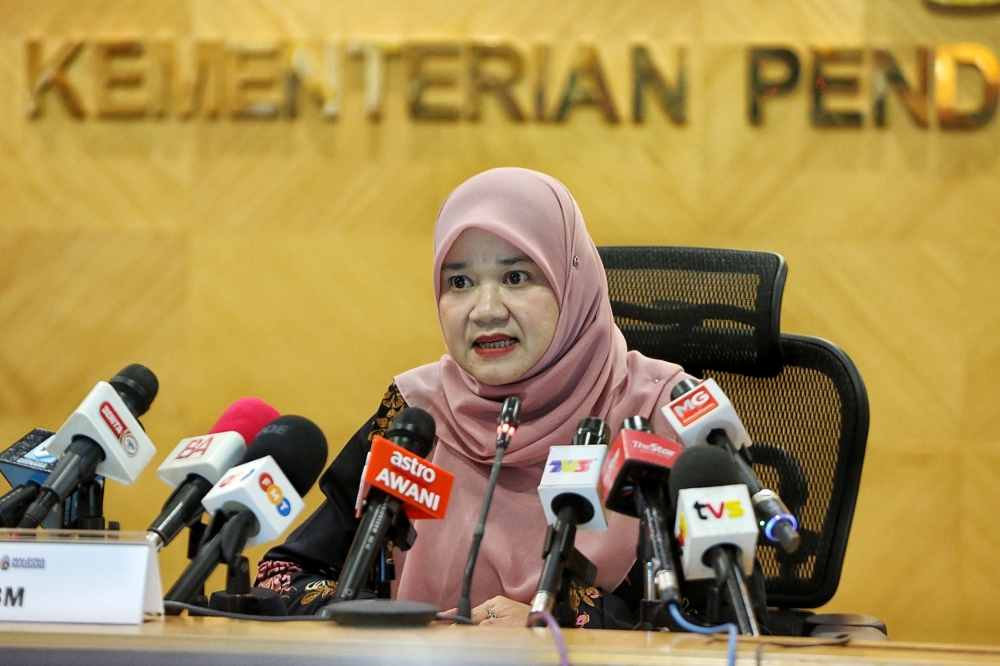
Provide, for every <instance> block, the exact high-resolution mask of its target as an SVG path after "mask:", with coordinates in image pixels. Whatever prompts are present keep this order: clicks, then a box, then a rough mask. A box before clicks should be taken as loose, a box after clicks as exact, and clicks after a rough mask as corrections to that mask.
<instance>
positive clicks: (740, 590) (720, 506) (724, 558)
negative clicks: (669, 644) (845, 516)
mask: <svg viewBox="0 0 1000 666" xmlns="http://www.w3.org/2000/svg"><path fill="white" fill-rule="evenodd" d="M670 499H671V506H672V508H673V510H674V514H675V516H676V517H675V519H674V536H675V538H676V539H677V542H678V544H679V545H680V552H681V566H682V567H683V571H684V579H685V581H692V580H702V579H712V578H714V579H715V584H716V589H715V591H714V592H715V593H716V594H712V595H710V596H709V600H710V601H709V605H710V607H709V609H708V613H707V616H708V618H709V621H710V622H711V623H714V624H717V623H718V621H719V620H720V607H719V605H718V604H717V603H715V601H714V600H717V599H718V594H724V595H725V596H726V597H727V598H728V600H729V603H730V605H731V607H732V609H733V612H734V614H735V616H736V620H737V626H738V627H739V630H740V633H743V634H752V635H754V636H759V635H760V628H759V626H758V624H757V618H756V615H755V614H754V610H753V604H752V602H751V599H750V594H749V591H748V590H747V585H746V577H747V576H749V575H751V574H752V573H753V567H754V555H755V550H756V546H757V534H758V526H757V524H756V520H755V519H754V517H753V515H752V514H751V512H750V510H749V509H750V506H751V499H750V493H749V491H748V490H747V487H746V485H745V484H744V483H743V482H742V480H741V474H740V472H739V471H738V469H737V467H736V464H735V462H734V461H733V459H732V456H730V454H729V453H728V452H727V451H726V450H724V449H722V448H718V447H714V446H692V447H691V448H689V449H687V450H685V451H684V453H682V454H681V455H680V456H679V457H678V459H677V462H676V463H675V464H674V467H673V471H672V472H671V475H670Z"/></svg>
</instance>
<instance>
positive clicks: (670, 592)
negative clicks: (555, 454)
mask: <svg viewBox="0 0 1000 666" xmlns="http://www.w3.org/2000/svg"><path fill="white" fill-rule="evenodd" d="M683 450H684V447H683V446H681V445H680V444H678V443H677V442H674V441H672V440H669V439H667V438H666V437H660V436H659V435H656V434H654V433H653V429H652V426H650V424H649V421H647V420H646V419H644V418H643V417H641V416H633V417H631V418H628V419H625V422H624V423H623V424H622V429H621V431H620V432H619V433H618V436H617V437H616V438H615V441H614V443H613V444H612V445H611V449H610V450H609V451H608V456H607V460H606V461H605V463H604V468H603V469H602V470H601V485H602V486H603V488H604V506H606V507H608V509H610V510H612V511H616V512H618V513H623V514H625V515H626V516H633V517H639V518H640V519H641V521H640V522H641V524H642V526H643V528H644V529H645V530H646V536H645V538H646V541H645V542H644V543H643V545H645V546H647V547H648V550H649V552H651V553H652V556H653V557H652V560H651V561H650V562H651V564H652V568H653V569H654V570H655V574H654V575H653V579H654V588H655V592H656V594H657V596H658V597H659V599H660V600H661V601H664V602H679V601H680V599H681V593H680V587H679V584H678V582H677V565H676V564H674V555H673V552H672V551H671V550H670V537H669V534H668V532H667V520H668V516H669V515H670V514H669V508H668V505H667V499H666V496H665V494H664V487H665V486H666V483H667V479H668V478H669V477H670V469H671V467H673V465H674V461H675V460H676V459H677V458H678V457H679V455H680V453H681V452H682V451H683ZM650 601H652V599H650Z"/></svg>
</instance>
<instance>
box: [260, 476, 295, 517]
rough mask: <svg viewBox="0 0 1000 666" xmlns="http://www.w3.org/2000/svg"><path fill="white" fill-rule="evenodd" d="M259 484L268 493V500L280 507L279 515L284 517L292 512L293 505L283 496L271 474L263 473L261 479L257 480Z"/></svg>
mask: <svg viewBox="0 0 1000 666" xmlns="http://www.w3.org/2000/svg"><path fill="white" fill-rule="evenodd" d="M257 483H259V484H260V489H261V490H263V491H264V492H265V493H267V498H268V499H269V500H271V504H273V505H275V506H276V507H278V513H280V514H281V515H282V516H287V515H288V514H290V513H291V512H292V503H291V502H289V501H288V498H287V497H285V496H284V494H282V492H281V488H280V487H279V486H278V484H277V483H275V482H274V479H273V478H272V477H271V475H270V474H268V473H267V472H263V473H262V474H261V475H260V478H258V479H257Z"/></svg>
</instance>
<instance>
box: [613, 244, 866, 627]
mask: <svg viewBox="0 0 1000 666" xmlns="http://www.w3.org/2000/svg"><path fill="white" fill-rule="evenodd" d="M599 251H600V253H601V257H602V259H604V260H605V269H606V271H607V275H608V287H609V290H610V297H611V301H612V310H613V311H614V313H615V321H616V323H617V324H618V326H619V328H621V330H622V332H623V333H624V335H625V338H626V340H627V341H628V345H629V348H630V349H637V350H639V351H641V352H643V353H644V354H646V355H647V356H651V357H653V358H661V359H664V360H669V361H673V362H675V363H681V364H682V365H683V366H684V367H685V369H686V370H687V371H688V372H690V373H691V374H693V375H695V376H700V377H703V378H708V377H712V378H714V379H715V380H716V381H717V382H718V383H719V385H720V386H721V387H722V390H723V391H725V392H726V395H728V396H729V398H730V399H731V400H732V401H733V404H734V405H735V407H736V409H737V411H738V412H739V414H740V416H741V418H742V419H743V423H744V425H745V426H746V428H747V432H748V433H749V434H750V437H751V438H752V440H753V441H754V446H753V448H752V454H753V457H754V463H753V466H754V469H755V471H756V472H757V475H758V476H759V477H760V480H761V482H762V483H763V484H764V486H765V487H769V488H771V489H772V490H775V491H776V492H778V494H780V495H781V497H782V499H784V500H785V503H786V504H787V505H788V507H789V509H790V510H791V511H792V513H794V514H795V515H796V516H797V517H798V518H799V520H800V521H801V525H800V528H801V529H800V533H801V534H802V545H801V546H800V548H799V550H798V551H797V552H796V553H794V554H791V555H788V554H786V553H784V552H782V551H780V549H777V548H775V547H773V546H771V545H767V544H762V545H759V546H758V549H757V556H758V559H759V560H760V562H761V564H762V566H763V568H764V573H765V576H766V588H767V600H768V605H770V606H774V607H780V608H816V607H818V606H821V605H822V604H824V603H826V602H827V601H829V600H830V598H831V597H832V596H833V594H834V592H835V591H836V589H837V585H838V583H839V581H840V572H841V568H842V566H843V559H844V553H845V551H846V549H847V537H848V534H849V533H850V526H851V520H852V518H853V515H854V505H855V501H856V499H857V492H858V485H859V483H860V479H861V466H862V462H863V460H864V450H865V443H866V441H867V437H868V397H867V394H866V392H865V387H864V383H863V382H862V380H861V376H860V374H859V373H858V371H857V368H856V367H855V366H854V364H853V363H852V362H851V360H850V359H849V358H848V357H847V355H846V354H844V353H843V352H842V351H841V350H840V349H838V348H837V347H836V346H835V345H833V344H831V343H829V342H826V341H824V340H819V339H816V338H809V337H804V336H798V335H790V334H784V335H782V334H781V333H780V328H779V321H780V320H779V317H780V313H779V310H780V307H781V292H782V291H783V289H784V282H785V275H786V271H787V269H786V266H785V262H784V260H783V259H782V258H781V257H780V256H779V255H776V254H771V253H763V252H749V251H739V250H714V249H703V248H675V247H603V248H599Z"/></svg>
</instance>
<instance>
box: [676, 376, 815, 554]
mask: <svg viewBox="0 0 1000 666" xmlns="http://www.w3.org/2000/svg"><path fill="white" fill-rule="evenodd" d="M670 397H671V402H670V403H668V404H667V405H665V406H664V407H663V409H662V411H663V414H664V416H666V418H667V420H668V422H669V423H670V425H671V426H672V427H673V428H674V430H675V431H676V432H677V435H678V437H680V440H681V442H683V443H684V445H685V446H686V447H693V446H697V445H701V444H709V445H712V446H716V447H719V448H721V449H723V450H725V451H726V452H728V454H729V455H730V456H731V457H732V459H733V462H734V463H735V465H736V470H737V473H738V474H739V481H738V483H742V484H744V485H746V487H747V489H748V491H749V493H750V497H751V500H752V503H753V510H754V514H755V515H756V516H757V520H758V522H759V527H760V531H761V534H763V535H764V537H765V538H766V539H767V540H768V541H770V542H771V543H774V544H777V545H779V546H780V547H781V548H782V549H783V550H784V551H785V552H788V553H794V552H795V551H796V550H798V547H799V544H800V543H801V538H800V537H799V533H798V520H797V519H796V518H795V516H794V515H792V513H791V512H790V511H789V510H788V508H787V507H786V506H785V503H784V502H783V501H782V500H781V497H779V496H778V494H777V493H776V492H774V491H772V490H769V489H767V488H764V487H763V485H762V484H761V482H760V479H758V478H757V474H756V473H754V471H753V468H752V467H751V466H750V462H751V460H750V451H749V447H750V446H751V445H752V444H753V442H752V441H751V439H750V436H749V435H748V434H747V431H746V428H745V427H744V426H743V422H742V421H741V420H740V417H739V416H738V415H737V414H736V410H735V408H734V407H733V404H732V402H731V401H730V400H729V398H727V397H726V394H725V393H723V391H722V389H721V388H719V385H718V384H717V383H716V382H715V380H714V379H707V380H705V381H703V382H698V381H697V380H693V379H685V380H682V381H681V382H679V383H678V384H677V385H676V386H674V387H673V389H672V390H671V392H670Z"/></svg>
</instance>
